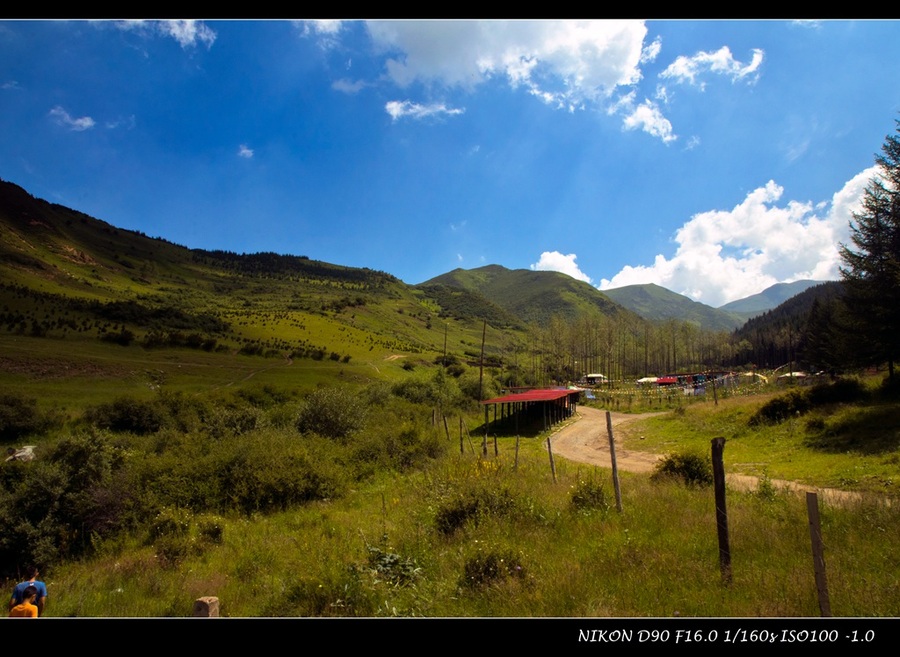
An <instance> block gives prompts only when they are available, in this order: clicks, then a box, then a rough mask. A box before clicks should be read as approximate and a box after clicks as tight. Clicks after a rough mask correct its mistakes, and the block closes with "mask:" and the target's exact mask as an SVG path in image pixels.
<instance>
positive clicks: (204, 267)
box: [0, 182, 520, 383]
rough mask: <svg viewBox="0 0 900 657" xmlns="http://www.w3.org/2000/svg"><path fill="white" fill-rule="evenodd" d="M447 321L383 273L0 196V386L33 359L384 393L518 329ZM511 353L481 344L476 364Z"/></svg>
mask: <svg viewBox="0 0 900 657" xmlns="http://www.w3.org/2000/svg"><path fill="white" fill-rule="evenodd" d="M441 301H443V302H444V303H446V304H447V308H444V307H443V306H442V305H441V303H440V302H441ZM454 307H455V306H454V303H452V299H451V298H450V296H447V295H445V296H444V297H443V298H440V299H436V298H435V297H434V296H432V297H429V296H428V295H427V294H425V293H424V292H423V291H422V290H416V289H414V288H411V287H410V286H407V285H406V284H404V283H403V282H402V281H400V280H399V279H397V278H395V277H393V276H391V275H390V274H387V273H384V272H377V271H373V270H369V269H358V268H351V267H343V266H340V265H334V264H330V263H325V262H319V261H315V260H311V259H309V258H306V257H303V256H288V255H279V254H274V253H259V254H235V253H226V252H221V251H214V252H211V251H203V250H198V249H194V250H191V249H187V248H184V247H181V246H178V245H176V244H172V243H169V242H167V241H165V240H163V239H158V238H150V237H147V236H146V235H143V234H141V233H137V232H133V231H128V230H123V229H118V228H115V227H114V226H111V225H110V224H108V223H106V222H103V221H101V220H98V219H95V218H92V217H89V216H87V215H85V214H83V213H81V212H78V211H77V210H72V209H69V208H65V207H63V206H59V205H55V204H52V203H48V202H46V201H43V200H40V199H36V198H33V197H32V196H30V195H29V194H28V193H27V192H26V191H25V190H23V189H21V188H20V187H17V186H15V185H13V184H11V183H6V182H0V340H3V341H4V342H5V344H6V346H7V349H6V350H5V352H4V353H5V357H4V358H3V359H0V368H2V369H0V377H2V376H6V377H9V376H12V375H14V374H15V372H16V371H21V370H22V368H27V367H30V366H29V365H27V364H23V363H24V362H25V361H29V360H33V359H32V357H31V356H26V354H32V355H33V356H34V358H38V359H39V360H41V362H46V363H54V365H52V366H48V367H49V369H51V370H59V369H62V371H66V368H67V367H68V366H67V365H66V364H65V363H67V362H69V361H73V360H74V361H83V360H90V361H91V363H92V365H91V367H92V368H94V369H98V370H103V369H104V368H107V369H109V370H111V371H119V370H121V371H124V370H132V369H134V368H133V367H130V366H129V363H131V362H142V361H151V362H152V361H157V360H163V361H166V360H167V359H168V360H171V361H186V360H189V361H204V362H208V363H214V365H211V367H212V368H213V369H216V368H220V369H223V370H228V369H231V368H235V370H236V374H235V376H234V377H232V378H239V375H240V373H241V372H242V371H243V369H244V366H245V365H246V364H247V363H248V359H270V360H271V359H275V360H282V361H284V362H285V363H286V364H285V365H284V367H286V368H288V369H289V370H290V371H292V372H296V373H298V379H303V378H304V377H303V376H300V374H299V373H311V372H317V373H323V372H327V373H329V374H330V375H331V376H333V377H337V376H342V375H344V374H345V373H348V372H349V373H353V374H354V376H358V377H361V378H364V379H368V378H388V379H390V378H391V376H392V373H393V375H396V374H397V373H399V372H401V369H400V368H401V367H402V366H403V365H404V364H406V363H413V366H414V364H415V363H417V362H422V363H430V362H432V361H433V360H434V358H435V357H436V356H437V355H438V354H441V353H443V350H444V347H445V340H446V348H447V350H448V352H449V353H450V354H456V355H458V356H459V357H461V358H463V357H466V352H467V351H468V352H471V351H472V349H473V345H478V346H479V349H480V342H481V333H482V322H483V320H485V319H487V320H488V321H489V322H491V323H492V327H493V323H494V322H496V323H497V325H498V326H500V327H503V328H504V329H509V330H512V331H513V333H515V332H516V331H517V330H518V329H519V326H520V324H519V323H517V322H516V321H515V320H514V319H513V318H511V317H510V316H509V315H507V314H504V313H503V312H502V311H501V312H494V313H491V312H490V311H491V308H490V307H488V306H484V307H482V308H478V309H477V311H478V312H474V313H473V312H469V313H457V312H455V310H454ZM494 310H495V311H496V309H494ZM28 338H31V340H29V339H28ZM509 339H510V338H509V336H507V335H505V334H504V333H502V332H501V331H499V330H493V329H492V330H490V331H488V334H487V345H486V349H487V352H488V354H489V355H493V356H494V357H495V358H496V357H497V355H498V354H499V353H500V351H501V350H502V349H503V348H505V345H506V344H507V343H508V341H509ZM34 340H44V341H46V344H42V345H38V344H37V343H35V342H34ZM159 350H162V351H159ZM163 354H166V355H163ZM236 356H240V358H236ZM271 365H272V363H269V362H267V361H265V360H263V361H260V362H258V363H257V365H255V366H254V369H256V370H261V369H267V368H268V367H270V366H271ZM75 369H76V370H77V369H79V368H75ZM81 369H84V368H83V367H82V368H81ZM13 378H14V377H13ZM320 378H321V377H320V375H319V374H315V375H313V374H310V378H309V381H311V382H313V383H314V382H315V381H317V380H319V379H320ZM7 380H8V381H11V380H13V379H10V378H7ZM0 382H2V378H0Z"/></svg>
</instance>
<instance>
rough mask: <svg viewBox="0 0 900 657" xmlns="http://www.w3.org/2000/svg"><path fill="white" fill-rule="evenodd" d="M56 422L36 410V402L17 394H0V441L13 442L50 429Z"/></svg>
mask: <svg viewBox="0 0 900 657" xmlns="http://www.w3.org/2000/svg"><path fill="white" fill-rule="evenodd" d="M54 424H57V422H55V421H54V419H53V418H51V417H50V416H48V415H45V414H42V413H41V412H40V411H39V410H38V408H37V400H36V399H33V398H30V397H25V396H24V395H20V394H17V393H6V394H0V440H3V441H13V440H18V439H19V438H21V437H22V436H27V435H31V434H35V433H40V432H42V431H46V430H47V429H50V428H51V427H52V426H53V425H54Z"/></svg>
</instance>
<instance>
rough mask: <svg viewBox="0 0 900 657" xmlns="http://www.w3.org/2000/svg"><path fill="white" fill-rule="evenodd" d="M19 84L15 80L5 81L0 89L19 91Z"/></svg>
mask: <svg viewBox="0 0 900 657" xmlns="http://www.w3.org/2000/svg"><path fill="white" fill-rule="evenodd" d="M21 88H22V87H20V86H19V83H18V82H17V81H16V80H7V81H6V82H4V83H3V84H2V85H0V89H21Z"/></svg>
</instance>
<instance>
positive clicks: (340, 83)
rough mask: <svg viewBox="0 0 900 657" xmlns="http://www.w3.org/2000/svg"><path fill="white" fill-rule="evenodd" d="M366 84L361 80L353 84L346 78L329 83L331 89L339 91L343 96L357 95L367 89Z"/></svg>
mask: <svg viewBox="0 0 900 657" xmlns="http://www.w3.org/2000/svg"><path fill="white" fill-rule="evenodd" d="M367 86H368V83H366V82H364V81H363V80H356V81H355V82H354V81H352V80H348V79H346V78H341V79H340V80H335V81H334V82H332V83H331V88H332V89H334V90H335V91H341V92H343V93H345V94H355V93H358V92H359V91H360V90H361V89H363V88H364V87H367Z"/></svg>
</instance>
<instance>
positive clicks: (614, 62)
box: [367, 20, 647, 107]
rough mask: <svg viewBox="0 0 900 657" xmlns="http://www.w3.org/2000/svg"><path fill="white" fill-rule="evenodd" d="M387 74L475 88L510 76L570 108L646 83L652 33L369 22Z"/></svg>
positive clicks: (610, 26)
mask: <svg viewBox="0 0 900 657" xmlns="http://www.w3.org/2000/svg"><path fill="white" fill-rule="evenodd" d="M367 28H368V31H369V34H370V35H371V37H372V40H373V42H374V44H375V45H376V47H377V48H379V49H380V50H382V51H383V52H385V53H387V54H388V55H389V59H388V60H387V63H386V69H387V75H388V76H389V78H390V79H391V80H393V81H394V82H395V83H396V84H398V85H400V86H401V87H406V86H408V85H410V84H411V83H412V82H414V81H419V82H423V83H425V84H434V83H437V84H442V85H446V86H451V87H453V86H458V87H463V88H467V89H471V88H474V87H475V86H477V85H478V84H481V83H483V82H485V81H486V80H488V79H490V78H493V77H496V76H505V77H506V79H507V81H508V83H509V84H510V85H511V86H513V87H517V86H520V85H521V86H523V87H525V88H526V89H527V90H529V91H530V92H532V93H533V94H534V95H536V96H538V97H541V98H544V99H545V100H546V99H547V98H552V99H553V101H554V102H557V103H559V104H560V105H562V106H565V107H570V106H577V105H579V103H580V102H582V101H583V100H586V99H598V98H602V97H605V96H608V95H609V94H610V93H612V91H613V90H614V89H615V88H616V87H617V86H620V85H631V84H634V83H636V82H637V81H638V80H640V78H641V72H640V69H639V63H640V59H641V53H642V48H643V41H644V37H645V36H646V33H647V29H646V27H645V25H644V23H643V21H637V20H630V21H627V20H612V21H598V20H580V21H549V20H541V21H529V20H522V21H465V20H460V21H415V20H413V21H369V22H368V23H367Z"/></svg>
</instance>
